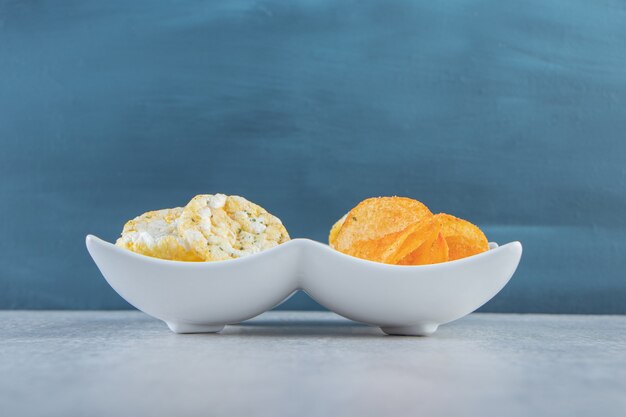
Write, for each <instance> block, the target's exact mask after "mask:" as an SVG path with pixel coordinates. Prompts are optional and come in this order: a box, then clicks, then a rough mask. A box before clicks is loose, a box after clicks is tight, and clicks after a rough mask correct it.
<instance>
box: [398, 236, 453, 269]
mask: <svg viewBox="0 0 626 417" xmlns="http://www.w3.org/2000/svg"><path fill="white" fill-rule="evenodd" d="M448 260H449V255H448V243H447V242H446V239H445V238H444V237H443V234H442V233H441V232H439V233H437V235H436V236H435V238H434V239H432V238H431V239H429V240H428V241H425V242H424V244H423V245H421V246H420V247H419V248H417V249H416V250H414V251H413V252H411V253H410V254H408V255H407V256H405V257H404V258H403V259H401V260H400V262H398V265H428V264H437V263H441V262H447V261H448Z"/></svg>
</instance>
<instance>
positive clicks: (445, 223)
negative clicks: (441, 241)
mask: <svg viewBox="0 0 626 417" xmlns="http://www.w3.org/2000/svg"><path fill="white" fill-rule="evenodd" d="M435 218H436V219H437V220H439V221H440V222H441V233H442V234H443V237H444V238H445V239H446V242H447V244H448V249H449V260H451V261H454V260H455V259H461V258H466V257H468V256H472V255H476V254H478V253H481V252H485V251H486V250H488V249H489V242H488V241H487V237H485V234H484V233H483V232H482V231H481V230H480V229H479V228H478V227H477V226H475V225H473V224H472V223H470V222H468V221H467V220H463V219H459V218H458V217H454V216H451V215H450V214H445V213H440V214H437V215H435Z"/></svg>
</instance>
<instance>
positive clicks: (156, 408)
mask: <svg viewBox="0 0 626 417" xmlns="http://www.w3.org/2000/svg"><path fill="white" fill-rule="evenodd" d="M142 415H145V416H151V417H157V416H194V415H203V416H272V417H277V416H329V417H332V416H359V417H366V416H410V415H419V416H484V417H488V416H498V417H511V416H568V417H574V416H620V417H623V416H626V316H554V315H508V314H507V315H505V314H499V315H496V314H473V315H471V316H469V317H466V318H464V319H461V320H459V321H457V322H454V323H451V324H448V325H444V326H441V328H440V329H439V331H438V332H437V333H436V334H435V335H434V336H432V337H428V338H419V337H398V336H385V335H383V333H382V332H381V331H380V330H379V329H377V328H373V327H367V326H364V325H360V324H357V323H354V322H351V321H348V320H345V319H343V318H340V317H339V316H336V315H334V314H332V313H322V312H317V313H305V312H270V313H266V314H263V315H261V316H259V317H257V318H256V319H253V320H251V321H249V322H246V323H244V324H241V325H236V326H228V327H227V328H226V329H225V330H224V331H223V332H222V333H221V334H197V335H176V334H174V333H172V332H170V331H169V330H168V329H167V327H166V326H165V324H163V323H162V322H160V321H157V320H155V319H152V318H150V317H148V316H146V315H144V314H142V313H139V312H136V311H126V312H121V311H107V312H102V311H99V312H93V311H91V312H83V311H78V312H50V311H40V312H30V311H0V416H3V417H5V416H6V417H13V416H63V417H71V416H142Z"/></svg>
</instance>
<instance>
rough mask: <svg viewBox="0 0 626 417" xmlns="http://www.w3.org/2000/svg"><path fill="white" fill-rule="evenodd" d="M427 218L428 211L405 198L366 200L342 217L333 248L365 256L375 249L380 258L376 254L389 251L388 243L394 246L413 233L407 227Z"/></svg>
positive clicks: (399, 244) (429, 214) (422, 205)
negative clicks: (341, 223) (344, 217)
mask: <svg viewBox="0 0 626 417" xmlns="http://www.w3.org/2000/svg"><path fill="white" fill-rule="evenodd" d="M431 216H432V213H431V212H430V210H428V208H427V207H426V206H425V205H424V204H422V203H420V202H419V201H417V200H413V199H410V198H405V197H378V198H368V199H366V200H363V201H362V202H360V203H359V204H358V205H357V206H356V207H354V208H353V209H352V210H351V211H350V212H349V213H348V214H347V215H346V219H345V221H344V223H343V225H342V226H341V227H340V229H339V231H338V232H337V235H336V237H335V240H334V245H333V247H334V248H335V249H337V250H339V251H341V252H344V253H348V254H352V253H360V252H363V253H368V254H369V253H371V252H370V250H374V249H371V248H376V249H375V252H374V253H378V254H379V255H382V254H380V253H379V252H380V251H381V250H387V249H389V245H391V244H392V243H397V242H395V239H397V238H402V237H404V240H406V238H407V237H408V236H409V235H411V233H413V232H414V231H411V230H407V228H408V227H409V226H411V225H414V224H415V223H418V222H420V221H422V220H424V219H425V218H428V217H431ZM414 227H417V226H414ZM394 236H395V237H394ZM404 240H403V241H402V242H399V243H397V245H398V247H399V246H401V245H402V243H403V242H404ZM359 245H361V246H362V250H359V249H357V247H358V246H359ZM385 245H386V246H385ZM398 247H396V249H397V248H398ZM351 248H352V249H351ZM384 248H386V249H384ZM349 252H352V253H349ZM392 252H393V250H392ZM354 256H356V255H354ZM359 257H363V256H359ZM377 258H386V256H385V255H382V256H377ZM367 259H370V258H367Z"/></svg>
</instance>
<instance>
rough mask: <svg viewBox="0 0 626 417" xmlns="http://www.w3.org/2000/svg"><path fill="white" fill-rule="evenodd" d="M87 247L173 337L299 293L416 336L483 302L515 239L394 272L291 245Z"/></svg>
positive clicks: (500, 282)
mask: <svg viewBox="0 0 626 417" xmlns="http://www.w3.org/2000/svg"><path fill="white" fill-rule="evenodd" d="M86 243H87V249H88V250H89V253H90V254H91V256H92V257H93V259H94V261H95V262H96V264H97V265H98V268H100V271H101V272H102V275H104V277H105V279H106V280H107V281H108V283H109V284H110V285H111V286H112V287H113V289H114V290H115V291H117V292H118V293H119V294H120V295H121V296H122V297H123V298H124V299H125V300H126V301H128V302H129V303H130V304H132V305H133V306H135V307H137V308H138V309H139V310H141V311H143V312H145V313H147V314H149V315H151V316H154V317H156V318H158V319H161V320H163V321H165V322H166V323H167V325H168V326H169V328H170V329H171V330H172V331H174V332H176V333H199V332H217V331H220V330H221V329H222V328H223V327H224V325H226V324H231V323H237V322H240V321H243V320H246V319H249V318H251V317H254V316H256V315H258V314H261V313H263V312H265V311H267V310H269V309H271V308H272V307H274V306H276V305H277V304H278V303H280V302H281V301H282V300H284V299H286V297H288V296H289V295H290V294H292V293H293V292H294V291H296V290H304V291H305V292H307V293H308V294H309V295H310V296H311V297H313V298H314V299H315V300H316V301H317V302H319V303H320V304H322V305H323V306H325V307H327V308H328V309H330V310H332V311H334V312H336V313H337V314H340V315H342V316H344V317H347V318H349V319H352V320H356V321H359V322H363V323H368V324H371V325H374V326H380V327H381V328H382V330H383V331H384V332H385V333H388V334H398V335H419V336H425V335H429V334H432V333H433V332H434V331H436V330H437V327H438V326H439V325H440V324H444V323H447V322H450V321H452V320H456V319H458V318H460V317H463V316H465V315H467V314H469V313H471V312H472V311H474V310H476V309H477V308H478V307H480V306H481V305H483V304H484V303H486V302H487V301H489V300H490V299H491V298H492V297H493V296H494V295H496V294H497V293H498V292H499V291H500V290H501V289H502V287H504V285H505V284H506V283H507V282H508V281H509V279H510V278H511V277H512V276H513V273H514V272H515V269H516V268H517V265H518V264H519V261H520V258H521V255H522V246H521V244H520V243H519V242H512V243H508V244H506V245H503V246H500V247H498V246H497V245H496V244H490V247H491V249H490V250H489V251H487V252H484V253H481V254H479V255H475V256H472V257H469V258H465V259H460V260H457V261H452V262H446V263H442V264H436V265H423V266H397V265H387V264H381V263H376V262H371V261H366V260H362V259H358V258H354V257H351V256H348V255H345V254H343V253H340V252H337V251H335V250H334V249H332V248H330V247H328V246H327V245H324V244H321V243H318V242H315V241H312V240H308V239H293V240H291V241H289V242H287V243H284V244H282V245H280V246H278V247H276V248H273V249H270V250H267V251H264V252H261V253H258V254H255V255H251V256H248V257H245V258H240V259H234V260H228V261H218V262H202V263H197V262H177V261H166V260H161V259H156V258H151V257H147V256H143V255H139V254H136V253H133V252H130V251H128V250H126V249H122V248H119V247H117V246H115V245H113V244H111V243H108V242H105V241H103V240H101V239H99V238H97V237H95V236H92V235H89V236H87V239H86Z"/></svg>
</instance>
